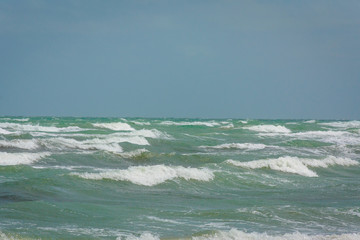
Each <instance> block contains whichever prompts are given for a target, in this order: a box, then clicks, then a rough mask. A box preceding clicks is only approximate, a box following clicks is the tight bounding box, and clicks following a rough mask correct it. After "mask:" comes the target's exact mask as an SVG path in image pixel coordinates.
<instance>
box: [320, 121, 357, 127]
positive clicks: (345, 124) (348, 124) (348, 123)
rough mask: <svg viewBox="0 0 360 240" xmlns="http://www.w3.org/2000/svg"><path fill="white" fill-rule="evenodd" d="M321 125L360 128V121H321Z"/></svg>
mask: <svg viewBox="0 0 360 240" xmlns="http://www.w3.org/2000/svg"><path fill="white" fill-rule="evenodd" d="M320 124H321V125H325V126H330V127H335V128H360V121H343V122H342V121H338V122H326V123H320Z"/></svg>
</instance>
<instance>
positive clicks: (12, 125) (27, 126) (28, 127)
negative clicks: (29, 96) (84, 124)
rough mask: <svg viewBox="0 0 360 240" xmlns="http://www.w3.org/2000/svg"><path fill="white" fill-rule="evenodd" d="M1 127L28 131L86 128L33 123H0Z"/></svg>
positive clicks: (66, 130) (73, 130)
mask: <svg viewBox="0 0 360 240" xmlns="http://www.w3.org/2000/svg"><path fill="white" fill-rule="evenodd" d="M0 127H1V128H10V129H13V130H16V131H26V132H31V131H35V132H79V131H83V130H84V129H82V128H79V127H77V126H69V127H63V128H58V127H54V126H40V125H31V124H19V123H8V122H5V123H0Z"/></svg>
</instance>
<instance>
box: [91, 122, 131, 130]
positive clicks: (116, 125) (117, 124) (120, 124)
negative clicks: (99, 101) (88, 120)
mask: <svg viewBox="0 0 360 240" xmlns="http://www.w3.org/2000/svg"><path fill="white" fill-rule="evenodd" d="M92 125H93V126H94V127H99V128H107V129H111V130H114V131H133V130H135V129H134V128H132V127H131V126H130V125H129V124H127V123H123V122H113V123H93V124H92Z"/></svg>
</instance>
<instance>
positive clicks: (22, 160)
mask: <svg viewBox="0 0 360 240" xmlns="http://www.w3.org/2000/svg"><path fill="white" fill-rule="evenodd" d="M359 163H360V121H356V120H352V121H342V120H311V119H305V120H256V119H172V118H81V117H64V118H62V117H0V239H6V240H7V239H114V240H122V239H123V240H136V239H140V240H158V239H172V240H175V239H193V240H204V239H212V240H227V239H233V240H235V239H261V240H267V239H269V240H282V239H303V240H307V239H341V240H342V239H360V164H359Z"/></svg>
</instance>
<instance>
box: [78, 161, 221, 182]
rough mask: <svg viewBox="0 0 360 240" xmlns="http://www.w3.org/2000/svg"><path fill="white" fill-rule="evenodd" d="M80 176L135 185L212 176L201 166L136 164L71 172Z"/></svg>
mask: <svg viewBox="0 0 360 240" xmlns="http://www.w3.org/2000/svg"><path fill="white" fill-rule="evenodd" d="M72 175H77V176H79V177H81V178H85V179H92V180H102V179H109V180H115V181H129V182H132V183H134V184H137V185H144V186H154V185H158V184H160V183H163V182H165V181H168V180H172V179H175V178H183V179H185V180H197V181H210V180H212V179H213V178H214V174H213V173H212V171H211V170H209V169H206V168H202V169H197V168H189V167H188V168H185V167H182V166H175V167H172V166H165V165H154V166H136V167H129V168H128V169H125V170H104V171H102V172H99V173H72Z"/></svg>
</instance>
